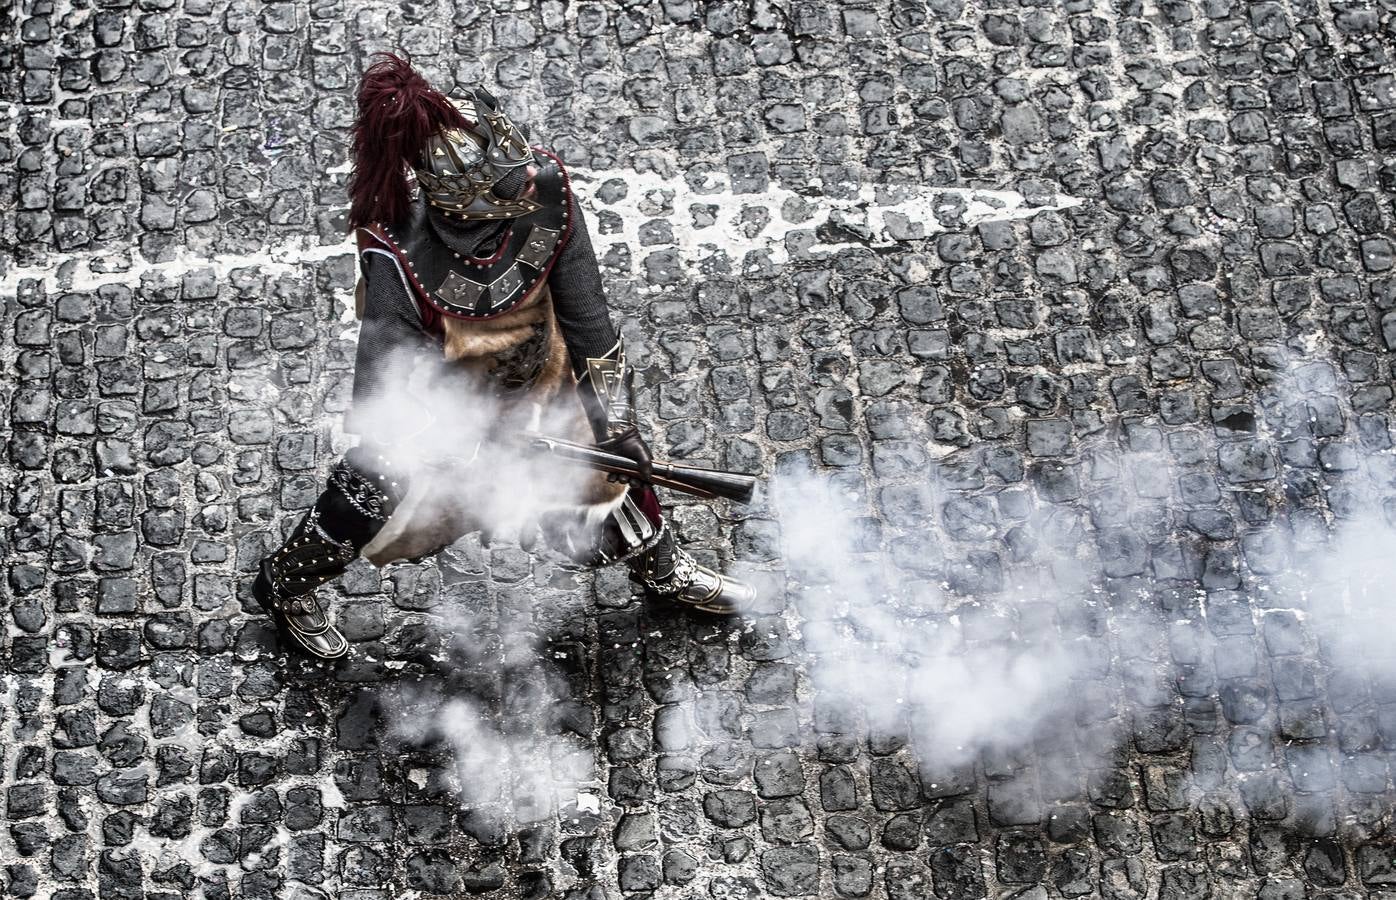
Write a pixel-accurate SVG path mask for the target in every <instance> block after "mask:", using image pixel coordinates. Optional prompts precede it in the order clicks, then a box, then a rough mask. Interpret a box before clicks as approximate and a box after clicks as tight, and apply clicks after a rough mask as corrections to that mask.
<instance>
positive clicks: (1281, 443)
mask: <svg viewBox="0 0 1396 900" xmlns="http://www.w3.org/2000/svg"><path fill="white" fill-rule="evenodd" d="M1324 384H1325V382H1324V381H1323V380H1322V379H1319V381H1318V382H1317V385H1315V383H1314V382H1313V380H1312V379H1310V380H1309V382H1308V383H1305V382H1304V381H1302V380H1297V379H1292V378H1290V379H1277V380H1276V382H1275V383H1274V384H1272V385H1271V386H1270V387H1269V388H1267V390H1266V391H1265V392H1264V393H1263V394H1262V396H1260V397H1259V398H1258V401H1259V402H1258V406H1259V407H1260V415H1259V416H1258V417H1257V418H1255V419H1251V418H1249V417H1248V415H1249V414H1248V415H1247V416H1242V417H1240V418H1239V419H1237V420H1234V422H1233V424H1236V425H1237V427H1238V428H1241V429H1248V430H1249V433H1246V432H1243V433H1241V434H1239V435H1237V436H1236V437H1235V438H1234V439H1233V438H1230V437H1228V436H1226V435H1223V436H1222V438H1221V439H1220V440H1219V441H1218V443H1217V446H1216V449H1215V450H1213V451H1212V452H1214V453H1220V454H1222V455H1226V454H1235V453H1237V452H1238V450H1237V448H1238V446H1239V447H1241V448H1242V449H1243V451H1244V452H1245V453H1249V454H1254V455H1255V459H1254V460H1253V462H1254V463H1255V465H1257V466H1259V467H1260V468H1262V469H1265V471H1267V472H1268V471H1275V472H1278V473H1279V474H1280V475H1281V476H1283V478H1284V479H1285V481H1286V482H1287V483H1288V484H1289V485H1291V488H1290V490H1289V492H1288V493H1287V495H1285V496H1284V497H1277V496H1275V494H1274V492H1268V493H1263V494H1262V493H1261V492H1260V491H1258V490H1257V488H1256V487H1254V486H1252V485H1251V484H1249V483H1239V484H1228V483H1225V482H1223V483H1221V485H1220V489H1217V488H1216V487H1210V488H1209V487H1206V486H1205V485H1204V482H1205V483H1206V484H1211V483H1212V482H1213V476H1212V475H1211V474H1210V472H1208V470H1206V469H1201V468H1199V467H1197V466H1196V465H1194V464H1195V463H1197V462H1199V461H1200V460H1199V458H1198V457H1197V455H1196V454H1197V452H1198V451H1197V444H1196V442H1193V441H1190V440H1180V441H1178V442H1177V443H1176V444H1168V443H1167V442H1166V441H1164V440H1163V439H1162V438H1163V435H1160V436H1159V438H1160V439H1159V440H1157V441H1152V440H1138V441H1137V443H1138V444H1139V445H1140V448H1139V449H1134V448H1131V449H1122V447H1121V443H1122V442H1121V441H1119V440H1117V439H1115V438H1114V437H1111V436H1105V435H1102V436H1100V437H1098V438H1096V439H1095V440H1094V441H1093V442H1091V443H1090V444H1088V445H1084V446H1081V447H1080V448H1078V449H1079V453H1078V454H1076V457H1077V459H1079V460H1081V461H1083V462H1084V464H1085V465H1086V466H1088V467H1089V468H1090V471H1091V474H1092V475H1093V476H1095V477H1097V478H1099V480H1098V481H1097V482H1095V484H1094V485H1093V487H1092V488H1091V489H1089V490H1083V491H1079V492H1070V493H1069V494H1068V496H1067V497H1066V498H1064V499H1062V500H1058V499H1056V498H1053V497H1051V496H1050V493H1051V491H1050V490H1043V489H1042V488H1043V485H1042V484H1040V483H1039V485H1038V488H1039V490H1038V491H1036V492H1035V493H1036V494H1037V497H1036V498H1033V497H1032V496H1031V493H1030V492H1026V491H1023V490H1022V489H1021V487H1018V486H1012V485H1010V486H1009V487H1007V488H1000V489H994V488H985V487H984V486H983V485H981V484H974V485H972V486H969V487H965V486H964V485H963V483H959V484H957V483H955V482H952V481H950V480H949V479H945V478H942V477H940V476H939V475H938V474H937V473H940V472H943V471H946V469H945V468H944V466H937V467H933V468H931V469H929V470H928V471H927V474H926V475H925V476H924V477H919V478H917V479H916V480H914V481H912V482H910V483H902V484H897V485H894V487H893V489H892V491H891V493H888V492H887V490H886V488H887V486H886V485H883V493H882V494H881V501H882V508H883V509H884V514H883V516H882V518H881V520H880V521H877V522H876V525H877V528H876V529H874V530H873V532H872V533H871V535H870V533H869V529H868V528H867V525H868V523H869V522H870V521H872V519H873V515H872V511H871V509H870V507H869V506H868V505H867V502H866V499H865V498H864V497H863V496H862V495H861V494H860V493H850V492H847V491H846V490H845V489H844V488H843V487H842V485H843V484H845V483H846V479H844V478H842V477H840V476H835V475H829V474H821V473H816V472H812V471H803V472H799V471H796V472H786V473H782V474H780V475H779V476H778V477H777V478H776V479H775V481H774V483H773V484H772V485H771V488H770V497H771V501H772V506H773V508H774V511H775V513H776V515H777V518H778V520H779V523H780V550H781V554H782V557H783V562H784V565H785V566H786V568H787V571H788V575H789V589H790V597H791V599H792V601H793V604H794V612H795V613H796V614H797V616H798V617H799V619H800V620H802V624H801V626H800V630H801V635H802V638H803V642H804V647H805V650H806V651H807V653H808V678H809V681H810V683H811V686H812V688H813V694H814V699H813V707H814V708H813V711H812V718H813V721H814V723H815V728H816V730H817V731H833V732H836V733H840V732H847V733H850V734H859V733H863V732H864V731H865V732H866V734H867V735H868V736H869V737H870V738H871V739H874V740H877V739H879V735H888V734H890V735H901V736H903V737H904V738H906V739H907V740H908V741H909V743H910V744H911V746H912V748H913V749H914V752H915V755H916V757H917V759H918V761H919V763H920V766H921V770H922V780H923V784H922V789H923V791H925V792H926V793H927V794H928V795H930V796H937V795H940V794H938V792H939V791H942V790H945V793H946V794H953V793H956V792H960V791H962V790H963V789H965V786H966V785H965V783H964V781H963V779H964V778H966V777H968V776H967V775H966V773H967V772H968V771H969V767H970V766H972V765H974V764H976V763H977V764H980V765H982V766H983V770H984V771H985V772H986V773H987V774H989V775H990V777H991V778H994V777H997V776H1004V775H1008V774H1021V773H1024V772H1026V769H1025V768H1024V766H1025V764H1024V763H1022V762H1020V761H1021V760H1035V768H1036V771H1035V773H1033V774H1034V778H1035V780H1034V783H1035V784H1036V785H1038V786H1040V793H1041V796H1042V798H1043V799H1044V800H1046V799H1054V798H1055V799H1058V800H1063V801H1068V800H1070V799H1071V798H1073V797H1079V796H1081V794H1082V793H1083V791H1085V790H1087V789H1089V790H1091V791H1093V792H1100V791H1107V792H1108V790H1109V788H1107V787H1102V786H1101V785H1098V784H1094V783H1092V784H1091V785H1090V787H1089V788H1087V782H1088V779H1089V778H1091V777H1092V776H1091V775H1090V772H1089V769H1090V768H1091V767H1092V766H1093V765H1095V766H1112V765H1114V764H1112V763H1108V762H1105V761H1107V760H1110V759H1118V758H1119V756H1118V754H1119V752H1120V751H1121V750H1123V749H1133V750H1136V751H1138V752H1141V753H1145V754H1149V753H1174V752H1180V751H1181V752H1191V754H1192V757H1193V759H1192V764H1193V768H1194V775H1195V778H1194V788H1193V792H1192V793H1191V795H1190V796H1189V802H1192V803H1199V802H1203V801H1204V798H1206V797H1207V791H1209V790H1213V789H1216V788H1218V787H1220V786H1222V785H1223V784H1226V783H1230V784H1231V785H1232V786H1233V787H1234V788H1235V789H1237V790H1239V792H1240V794H1239V796H1240V800H1239V802H1237V803H1236V804H1235V805H1236V806H1237V808H1238V809H1254V808H1261V807H1263V806H1264V805H1265V804H1267V803H1271V802H1272V801H1273V799H1274V795H1273V793H1267V789H1265V786H1266V785H1273V784H1274V781H1273V780H1272V779H1273V778H1280V779H1282V780H1281V783H1283V779H1285V778H1287V779H1288V781H1289V782H1290V783H1292V784H1293V785H1294V789H1295V790H1296V791H1298V792H1300V793H1299V794H1298V795H1297V798H1296V799H1294V800H1292V801H1283V802H1288V803H1290V808H1291V810H1292V811H1293V812H1294V813H1295V814H1296V815H1299V816H1300V817H1301V818H1304V819H1305V821H1306V823H1307V824H1306V825H1305V827H1307V828H1310V829H1311V830H1314V831H1323V830H1324V829H1325V828H1328V827H1329V826H1328V825H1325V824H1324V823H1325V822H1328V823H1331V821H1332V816H1331V814H1327V813H1322V812H1321V810H1324V809H1327V808H1330V807H1331V806H1332V804H1333V801H1334V798H1335V792H1336V791H1338V790H1339V789H1340V786H1341V784H1343V783H1350V782H1346V781H1341V780H1340V777H1339V774H1340V773H1342V779H1352V778H1355V779H1356V781H1357V782H1359V783H1360V782H1361V781H1362V780H1363V778H1364V777H1366V778H1367V779H1368V780H1369V781H1370V783H1371V784H1372V785H1374V786H1375V785H1377V784H1382V785H1384V783H1385V774H1384V772H1385V769H1384V766H1383V765H1381V764H1380V762H1379V761H1378V762H1373V761H1372V760H1371V759H1370V758H1367V759H1364V758H1362V757H1361V756H1359V755H1354V754H1357V753H1360V751H1363V750H1371V749H1375V748H1377V747H1378V746H1379V745H1380V743H1381V740H1382V738H1381V730H1380V727H1379V724H1378V723H1379V720H1380V712H1379V710H1380V707H1381V704H1383V703H1391V702H1393V701H1396V644H1393V642H1392V641H1391V640H1390V634H1391V630H1392V627H1393V625H1396V601H1393V597H1392V592H1391V588H1390V586H1391V585H1392V584H1396V554H1393V553H1392V550H1391V548H1393V547H1396V527H1393V524H1392V521H1391V517H1390V516H1389V515H1388V514H1387V510H1386V509H1385V508H1384V507H1383V505H1382V500H1383V499H1385V498H1388V497H1389V496H1390V495H1391V493H1392V490H1391V489H1392V486H1393V484H1394V483H1396V479H1393V477H1392V472H1393V467H1392V465H1391V456H1390V450H1389V441H1388V440H1383V439H1382V438H1383V437H1384V436H1383V435H1378V436H1377V438H1376V439H1375V440H1374V441H1373V442H1372V444H1371V445H1363V444H1361V443H1360V442H1357V441H1353V440H1351V438H1350V437H1349V438H1348V439H1347V440H1344V441H1338V440H1333V441H1324V440H1321V439H1316V434H1317V435H1318V436H1319V437H1322V436H1327V437H1330V438H1335V437H1337V435H1339V434H1343V433H1344V429H1343V425H1342V423H1341V421H1339V423H1338V424H1336V425H1335V424H1333V422H1332V421H1327V422H1325V417H1327V418H1328V419H1332V417H1333V416H1335V415H1336V416H1339V417H1341V414H1340V413H1336V412H1335V411H1334V410H1335V409H1336V407H1335V405H1334V402H1333V400H1332V393H1331V392H1330V391H1328V390H1325V389H1324V387H1323V385H1324ZM1316 410H1317V412H1316ZM1325 429H1326V430H1325ZM1184 430H1185V429H1179V431H1184ZM1368 433H1369V434H1370V433H1371V430H1370V429H1368ZM1295 444H1302V445H1303V446H1302V448H1301V447H1297V446H1295ZM981 452H982V448H970V449H968V450H965V451H962V452H961V454H960V456H970V455H972V454H978V453H981ZM1308 454H1312V461H1311V462H1308V460H1309V455H1308ZM957 459H958V457H952V458H947V459H945V460H942V461H941V462H942V463H954V462H955V461H956V460H957ZM1267 460H1268V463H1267V462H1266V461H1267ZM961 461H963V460H961ZM1267 465H1273V466H1274V469H1273V470H1271V469H1269V468H1267ZM1199 479H1201V480H1199ZM1180 485H1183V486H1185V487H1186V488H1187V489H1188V490H1189V491H1190V492H1191V493H1190V502H1185V500H1184V499H1183V498H1182V497H1181V496H1180V492H1181V490H1182V488H1180ZM1048 488H1049V489H1050V485H1048ZM1319 493H1321V494H1322V495H1323V496H1324V498H1325V499H1326V500H1327V506H1328V508H1329V509H1330V510H1333V511H1334V512H1335V513H1336V514H1337V515H1338V516H1339V518H1336V519H1333V520H1331V521H1330V520H1329V518H1327V517H1325V516H1324V515H1322V514H1321V513H1320V512H1319V507H1318V505H1317V504H1316V503H1314V502H1312V501H1313V498H1314V497H1315V496H1316V495H1317V494H1319ZM907 497H912V498H914V500H913V502H909V503H908V502H907V501H906V499H905V498H907ZM1208 498H1210V499H1208ZM1305 498H1308V502H1305ZM1267 504H1268V505H1267ZM1267 509H1268V510H1269V512H1268V513H1262V512H1261V510H1267ZM908 510H910V513H908V512H907V511H908ZM951 534H953V535H954V537H953V538H952V537H948V535H951ZM985 549H991V550H993V551H994V552H993V553H985V552H984V551H985ZM1184 721H1188V722H1192V723H1193V724H1194V725H1196V726H1197V727H1196V729H1195V731H1196V732H1200V733H1202V734H1203V735H1207V734H1217V735H1220V736H1221V737H1222V738H1223V743H1222V744H1217V743H1216V742H1209V740H1203V741H1202V746H1195V745H1194V744H1192V743H1190V741H1191V738H1189V737H1188V735H1189V734H1191V733H1194V732H1189V731H1188V730H1186V729H1181V728H1179V727H1178V726H1179V725H1180V724H1181V723H1182V722H1184ZM1228 733H1230V734H1232V735H1240V736H1241V737H1240V739H1242V740H1243V741H1247V740H1248V741H1251V742H1252V744H1253V745H1254V747H1255V749H1254V752H1246V751H1242V750H1239V749H1238V748H1237V746H1236V745H1235V740H1233V741H1232V745H1230V746H1226V745H1225V736H1226V735H1227V734H1228ZM1334 735H1336V737H1337V740H1336V743H1337V745H1338V746H1337V749H1338V752H1337V753H1336V754H1334V753H1331V751H1332V750H1333V749H1334V748H1333V746H1332V745H1333V744H1334V743H1335V741H1333V740H1332V738H1333V736H1334ZM1131 744H1132V747H1130V746H1129V745H1131ZM1217 754H1220V755H1219V756H1218V755H1217ZM1228 756H1229V757H1230V763H1229V764H1230V768H1228ZM1218 760H1220V762H1218ZM1366 768H1371V769H1372V772H1371V773H1370V775H1362V774H1358V775H1353V774H1352V773H1353V772H1354V771H1356V772H1358V773H1362V772H1365V769H1366ZM1223 773H1225V780H1223ZM957 779H958V784H957V785H951V786H950V787H949V788H948V789H947V787H946V785H945V784H944V783H943V782H944V781H946V780H949V781H952V782H955V781H956V780H957ZM1374 789H1375V788H1374ZM993 795H994V791H993V790H992V789H991V806H992V805H993ZM1206 802H1213V803H1214V802H1216V801H1215V798H1213V799H1211V800H1207V801H1206ZM1029 809H1030V810H1031V811H1030V812H1028V813H1024V821H1029V820H1031V821H1036V820H1037V817H1036V815H1035V814H1033V813H1034V812H1035V811H1036V810H1037V807H1035V806H1032V805H1031V804H1030V805H1029ZM1265 814H1266V815H1268V816H1271V817H1273V815H1274V810H1273V809H1269V808H1267V809H1266V811H1265Z"/></svg>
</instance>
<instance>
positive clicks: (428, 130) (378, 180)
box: [349, 53, 466, 228]
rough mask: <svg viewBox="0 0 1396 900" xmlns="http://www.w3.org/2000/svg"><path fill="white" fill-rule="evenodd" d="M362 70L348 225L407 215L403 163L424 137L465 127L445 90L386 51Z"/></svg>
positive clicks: (418, 150) (412, 156)
mask: <svg viewBox="0 0 1396 900" xmlns="http://www.w3.org/2000/svg"><path fill="white" fill-rule="evenodd" d="M374 57H375V59H376V60H377V61H376V62H374V63H373V64H372V65H370V66H369V67H368V68H367V69H365V70H364V75H363V79H362V80H361V81H360V82H359V117H358V119H357V120H355V122H354V131H353V134H354V146H353V156H354V170H353V173H352V174H350V176H349V227H351V228H357V227H359V226H360V225H366V224H368V223H370V222H398V221H401V220H402V219H404V218H406V216H407V203H408V198H409V192H408V186H407V172H406V169H405V167H406V166H407V165H408V164H409V163H410V162H411V161H412V160H415V159H416V158H417V155H418V154H419V153H421V151H422V146H423V145H424V144H425V143H426V141H427V138H429V137H431V136H432V135H433V134H435V133H436V132H438V131H440V130H442V129H447V128H465V127H466V120H465V117H464V116H462V115H461V114H460V111H459V110H457V109H456V108H455V107H454V106H453V105H451V101H450V100H449V99H447V97H446V95H445V94H443V93H441V92H440V91H438V90H436V89H434V88H433V87H432V86H431V85H430V84H427V80H426V79H425V78H423V77H422V76H421V75H418V74H417V72H416V70H415V69H413V68H412V65H411V64H410V63H409V62H408V61H407V60H405V59H403V58H402V57H399V56H395V55H393V54H391V53H376V54H374Z"/></svg>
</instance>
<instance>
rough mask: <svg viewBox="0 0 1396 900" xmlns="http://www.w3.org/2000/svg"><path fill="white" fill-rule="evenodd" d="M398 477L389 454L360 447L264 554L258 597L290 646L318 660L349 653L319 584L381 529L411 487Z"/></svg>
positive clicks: (333, 575) (254, 593)
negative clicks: (278, 544) (277, 543)
mask: <svg viewBox="0 0 1396 900" xmlns="http://www.w3.org/2000/svg"><path fill="white" fill-rule="evenodd" d="M400 478H401V476H399V475H396V474H394V473H393V472H392V470H391V467H390V466H389V464H388V462H387V460H386V459H385V458H384V457H383V456H381V455H374V454H372V453H371V452H370V451H368V450H367V449H365V448H357V447H356V448H354V450H351V451H349V453H348V454H347V455H346V457H345V459H343V460H342V461H340V462H339V463H338V464H336V465H335V467H334V468H333V469H332V470H331V471H330V479H329V484H328V486H327V487H326V488H325V490H324V491H323V492H322V493H321V494H320V497H319V499H318V500H316V501H315V506H314V508H313V509H311V510H310V512H308V513H306V514H305V517H304V518H303V519H301V521H300V523H299V524H297V525H296V527H295V530H294V531H292V532H291V536H290V537H289V538H287V539H286V542H285V543H284V544H282V545H281V547H280V548H278V549H277V550H276V551H274V552H273V553H271V554H270V555H268V556H267V557H266V558H265V559H263V560H262V562H261V565H260V566H259V567H258V572H257V578H256V580H255V581H254V582H253V583H252V596H253V597H255V598H256V600H257V602H258V603H259V604H261V606H262V608H263V609H265V610H266V611H267V613H268V614H269V615H270V616H271V618H272V622H273V623H275V625H276V629H277V631H278V632H279V633H280V634H281V636H282V639H283V640H284V641H286V642H287V644H288V646H289V647H290V648H291V649H293V650H296V651H298V652H301V653H304V654H307V655H309V656H313V657H316V658H318V659H338V658H340V657H342V656H344V655H345V654H346V653H347V652H348V651H349V642H348V641H346V640H345V639H344V635H343V634H341V633H340V632H339V630H338V629H337V628H335V627H334V625H332V624H330V621H329V617H328V616H326V614H325V610H324V609H323V608H322V607H321V606H320V603H319V602H318V601H317V600H316V598H315V589H316V588H318V587H320V586H321V585H323V584H325V583H327V582H329V581H332V580H334V579H335V578H338V577H339V576H340V575H342V574H344V570H345V569H347V568H348V567H349V564H350V563H352V562H353V561H354V560H355V559H356V558H357V557H358V555H359V551H360V550H361V549H362V548H363V547H364V546H365V545H366V544H367V543H368V542H369V541H371V540H372V539H373V537H374V535H376V534H377V533H378V531H379V530H380V529H381V528H382V527H383V524H384V523H385V522H386V521H387V519H388V516H389V515H390V514H391V513H392V510H393V508H394V507H395V506H396V504H397V502H398V501H399V500H400V499H401V497H402V495H403V493H404V492H405V481H402V480H400Z"/></svg>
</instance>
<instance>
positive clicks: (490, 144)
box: [413, 87, 540, 220]
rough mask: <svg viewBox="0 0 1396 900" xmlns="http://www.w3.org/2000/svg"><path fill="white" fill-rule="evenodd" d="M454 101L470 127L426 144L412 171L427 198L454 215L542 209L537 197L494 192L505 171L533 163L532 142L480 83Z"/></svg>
mask: <svg viewBox="0 0 1396 900" xmlns="http://www.w3.org/2000/svg"><path fill="white" fill-rule="evenodd" d="M453 102H454V103H455V105H456V107H457V108H458V109H460V111H461V113H462V115H464V116H465V117H466V119H467V120H468V123H469V126H470V127H468V128H466V129H450V130H444V131H438V132H436V133H435V134H433V135H432V136H431V137H430V138H428V139H427V141H426V144H425V145H424V146H423V147H422V153H421V156H420V158H419V159H418V160H417V161H416V164H415V165H414V166H413V171H414V172H415V173H416V175H417V183H418V184H419V185H420V186H421V189H422V195H423V196H424V197H425V198H426V200H427V202H428V203H430V204H431V205H432V206H434V207H436V208H437V209H439V210H441V211H442V212H444V213H446V215H448V216H451V217H452V218H457V219H469V220H488V219H512V218H514V217H516V216H521V215H525V214H527V213H531V212H533V211H534V210H537V209H538V208H539V207H540V204H539V203H538V202H537V201H535V200H533V199H529V198H526V197H518V198H516V199H507V198H504V197H500V196H499V195H497V194H496V193H495V192H494V187H495V185H496V184H498V183H499V182H500V180H501V179H503V178H504V176H506V175H508V174H509V173H510V172H511V171H513V170H514V169H517V168H518V167H520V166H527V165H529V164H530V163H532V162H534V158H533V151H532V150H531V149H530V148H529V146H528V141H527V140H526V139H525V137H524V135H523V133H522V132H521V131H520V129H518V128H517V127H515V125H514V123H513V122H511V121H510V120H509V117H508V116H507V115H505V114H504V111H503V110H501V109H500V107H499V101H498V100H496V99H495V98H494V96H493V95H492V94H490V93H489V92H488V91H486V90H485V89H484V88H481V87H477V88H474V89H473V90H471V91H469V92H468V93H467V98H466V100H458V101H453ZM467 104H469V106H467ZM469 107H473V116H472V111H471V109H470V108H469Z"/></svg>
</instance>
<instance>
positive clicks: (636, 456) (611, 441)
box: [596, 425, 654, 483]
mask: <svg viewBox="0 0 1396 900" xmlns="http://www.w3.org/2000/svg"><path fill="white" fill-rule="evenodd" d="M596 448H597V449H598V450H604V451H606V452H607V453H614V454H616V455H617V456H624V457H625V458H626V459H629V460H633V461H634V463H635V465H636V466H637V467H638V468H639V470H640V471H639V474H638V480H639V481H642V482H645V483H649V481H650V479H651V478H653V477H654V464H653V457H651V456H650V448H649V445H648V444H646V443H645V439H644V438H642V437H640V429H638V428H636V427H635V426H634V425H631V426H630V427H629V428H626V429H625V430H624V431H621V432H619V433H617V434H615V435H613V436H611V437H609V438H607V439H606V440H604V441H600V442H598V443H597V445H596ZM608 478H609V480H610V481H623V482H630V481H631V480H632V479H631V478H629V477H627V476H625V475H621V474H620V473H618V472H613V473H611V475H610V476H608Z"/></svg>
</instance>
